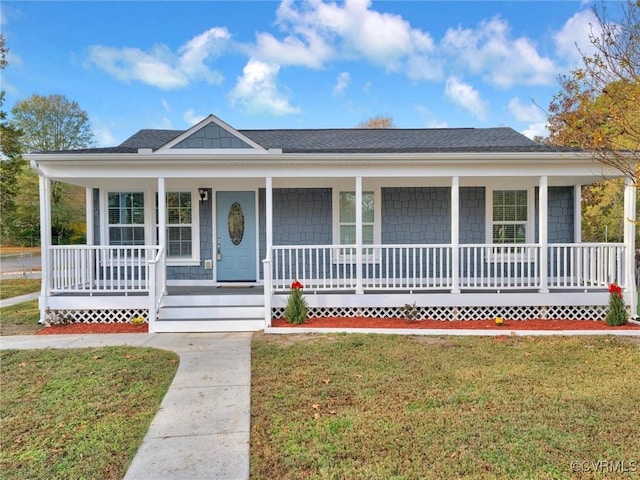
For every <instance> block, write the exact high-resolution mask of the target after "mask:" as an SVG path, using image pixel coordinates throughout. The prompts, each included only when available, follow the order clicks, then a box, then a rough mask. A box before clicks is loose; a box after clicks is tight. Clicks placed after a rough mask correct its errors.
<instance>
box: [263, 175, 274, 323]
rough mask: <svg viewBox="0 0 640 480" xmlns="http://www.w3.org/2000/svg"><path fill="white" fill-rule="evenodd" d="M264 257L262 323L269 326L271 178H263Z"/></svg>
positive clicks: (271, 233)
mask: <svg viewBox="0 0 640 480" xmlns="http://www.w3.org/2000/svg"><path fill="white" fill-rule="evenodd" d="M264 204H265V237H266V239H265V247H266V253H265V258H264V260H262V276H263V278H264V325H265V327H267V328H268V327H270V326H271V282H272V278H271V261H272V258H271V256H272V255H273V252H272V250H273V178H272V177H267V178H266V179H265V199H264Z"/></svg>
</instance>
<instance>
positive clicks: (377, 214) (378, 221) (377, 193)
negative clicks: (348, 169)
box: [331, 186, 382, 263]
mask: <svg viewBox="0 0 640 480" xmlns="http://www.w3.org/2000/svg"><path fill="white" fill-rule="evenodd" d="M331 190H332V192H331V195H332V200H331V210H332V213H331V215H332V219H331V221H332V227H331V228H332V230H333V232H332V233H333V234H332V239H333V244H334V245H340V192H354V191H355V186H349V187H345V188H340V187H333V188H332V189H331ZM362 191H363V192H373V217H374V222H373V245H380V244H381V242H382V197H381V188H380V187H371V188H370V187H365V186H363V187H362ZM376 250H379V249H376ZM348 257H352V258H353V261H352V262H349V263H355V255H343V254H341V253H340V249H338V250H337V251H336V252H334V254H333V255H332V260H333V263H345V262H346V261H347V258H348ZM362 261H363V262H365V263H379V262H380V254H379V252H376V251H374V253H373V255H364V256H363V257H362Z"/></svg>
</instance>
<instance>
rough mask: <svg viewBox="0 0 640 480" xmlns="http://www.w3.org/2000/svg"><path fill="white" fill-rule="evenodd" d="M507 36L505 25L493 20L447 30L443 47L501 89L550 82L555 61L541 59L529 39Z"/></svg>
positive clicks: (496, 19) (475, 72)
mask: <svg viewBox="0 0 640 480" xmlns="http://www.w3.org/2000/svg"><path fill="white" fill-rule="evenodd" d="M509 34H510V32H509V25H508V24H507V22H506V21H504V20H502V19H501V18H499V17H494V18H492V19H491V20H488V21H483V22H480V24H479V25H478V27H477V28H476V29H463V28H457V29H449V30H447V32H446V33H445V36H444V39H443V41H442V45H443V47H444V49H445V50H446V51H447V52H448V53H449V54H450V55H452V56H453V57H454V58H457V59H458V60H459V62H460V63H461V64H462V65H463V66H464V67H465V68H467V69H468V70H469V71H470V72H471V73H474V74H481V75H482V76H483V78H484V79H485V80H486V81H487V82H489V83H492V84H495V85H498V86H500V87H510V86H513V85H515V84H517V83H519V84H526V85H547V84H551V83H553V82H554V81H555V76H556V72H557V70H556V66H555V65H554V62H553V61H552V60H551V59H550V58H547V57H542V56H540V55H539V54H538V51H537V49H536V46H535V44H534V43H533V42H532V41H531V40H530V39H528V38H525V37H520V38H516V39H512V38H511V37H510V35H509Z"/></svg>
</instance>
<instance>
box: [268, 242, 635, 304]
mask: <svg viewBox="0 0 640 480" xmlns="http://www.w3.org/2000/svg"><path fill="white" fill-rule="evenodd" d="M541 250H542V247H541V246H540V245H538V244H502V245H496V244H473V245H460V246H459V251H458V252H459V254H458V256H457V257H458V265H457V266H456V265H453V262H454V256H453V246H451V245H448V244H447V245H367V246H365V247H363V250H362V253H363V254H362V258H363V261H362V265H361V276H360V278H361V280H360V281H361V287H362V289H363V290H365V291H367V290H368V291H378V290H381V291H393V290H421V291H435V290H444V291H451V290H454V289H455V288H456V287H457V288H458V289H460V290H462V291H483V290H500V291H503V290H543V289H549V288H550V289H582V290H590V289H602V288H606V287H607V286H608V285H609V284H610V283H613V282H616V283H618V284H619V285H621V286H622V287H625V286H626V279H625V278H624V253H625V246H624V245H623V244H619V243H615V244H613V243H611V244H585V243H578V244H550V245H548V249H547V258H548V260H547V262H546V265H542V261H541V258H542V255H541ZM268 265H269V263H268V262H267V263H266V264H265V266H268ZM270 265H271V277H270V278H265V283H268V284H269V285H270V286H271V289H272V291H273V292H278V291H279V292H282V291H288V290H289V288H290V285H291V282H293V281H294V280H299V281H300V282H302V284H303V285H304V287H305V289H306V290H307V291H328V290H357V288H358V285H357V283H358V280H359V279H358V275H357V273H358V272H357V266H356V247H355V246H345V245H305V246H274V247H273V250H272V255H271V264H270ZM456 268H457V272H458V275H457V282H458V284H457V285H453V282H454V275H453V272H454V271H455V270H454V269H456ZM543 270H544V271H545V272H546V278H547V279H548V280H547V282H546V285H543V284H542V281H541V278H544V277H545V276H543V275H542V273H543ZM268 272H269V269H268V268H267V269H266V270H265V273H266V275H265V276H268ZM267 280H268V282H267Z"/></svg>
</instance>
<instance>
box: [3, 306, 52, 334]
mask: <svg viewBox="0 0 640 480" xmlns="http://www.w3.org/2000/svg"><path fill="white" fill-rule="evenodd" d="M39 319H40V310H39V309H38V301H37V300H31V301H29V302H23V303H19V304H17V305H12V306H10V307H4V308H0V336H6V335H33V334H34V333H36V332H37V331H38V330H41V329H42V325H39V324H38V320H39Z"/></svg>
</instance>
